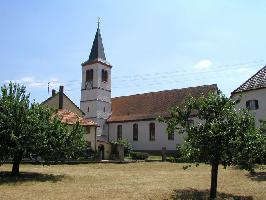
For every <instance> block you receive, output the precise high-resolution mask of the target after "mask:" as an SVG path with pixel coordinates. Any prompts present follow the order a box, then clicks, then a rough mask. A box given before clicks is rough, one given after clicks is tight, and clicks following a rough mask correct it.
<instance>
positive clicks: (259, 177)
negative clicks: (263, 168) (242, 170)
mask: <svg viewBox="0 0 266 200" xmlns="http://www.w3.org/2000/svg"><path fill="white" fill-rule="evenodd" d="M247 177H248V178H250V179H251V180H254V181H266V172H255V173H253V174H248V175H247Z"/></svg>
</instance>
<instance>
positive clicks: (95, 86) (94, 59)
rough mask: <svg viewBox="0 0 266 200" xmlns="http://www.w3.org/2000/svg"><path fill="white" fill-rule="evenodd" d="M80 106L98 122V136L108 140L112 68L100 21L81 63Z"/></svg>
mask: <svg viewBox="0 0 266 200" xmlns="http://www.w3.org/2000/svg"><path fill="white" fill-rule="evenodd" d="M81 66H82V83H81V99H80V108H81V110H82V111H83V112H84V113H85V118H86V119H90V120H92V121H94V122H96V123H97V124H98V125H99V127H98V129H97V136H99V137H101V139H103V140H107V131H108V130H107V129H108V128H107V125H106V119H107V118H108V117H109V116H110V115H111V112H112V111H111V68H112V66H111V65H110V64H109V63H108V62H107V61H106V58H105V54H104V48H103V43H102V37H101V33H100V28H99V23H98V28H97V31H96V34H95V38H94V41H93V44H92V48H91V52H90V56H89V59H88V60H87V61H85V62H84V63H82V64H81Z"/></svg>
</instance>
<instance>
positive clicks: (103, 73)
mask: <svg viewBox="0 0 266 200" xmlns="http://www.w3.org/2000/svg"><path fill="white" fill-rule="evenodd" d="M104 75H105V72H104V69H102V82H104Z"/></svg>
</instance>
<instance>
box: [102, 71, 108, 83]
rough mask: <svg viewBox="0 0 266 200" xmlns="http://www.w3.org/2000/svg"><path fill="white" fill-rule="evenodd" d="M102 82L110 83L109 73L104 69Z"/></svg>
mask: <svg viewBox="0 0 266 200" xmlns="http://www.w3.org/2000/svg"><path fill="white" fill-rule="evenodd" d="M102 82H108V72H107V70H104V69H102Z"/></svg>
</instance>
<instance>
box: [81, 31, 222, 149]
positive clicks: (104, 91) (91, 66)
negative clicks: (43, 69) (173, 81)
mask: <svg viewBox="0 0 266 200" xmlns="http://www.w3.org/2000/svg"><path fill="white" fill-rule="evenodd" d="M111 69H112V66H111V65H110V64H109V63H108V62H107V61H106V57H105V54H104V48H103V43H102V38H101V34H100V29H99V27H98V29H97V32H96V35H95V39H94V41H93V45H92V48H91V53H90V56H89V59H88V60H87V61H86V62H84V63H82V85H81V100H80V108H81V110H82V111H83V112H84V113H85V118H87V119H90V120H93V121H95V122H96V123H97V124H98V125H99V127H98V130H97V135H98V140H99V141H107V142H108V141H113V140H117V139H120V138H123V139H128V140H129V142H130V143H131V144H132V145H133V149H134V150H139V151H160V150H161V149H162V147H166V149H167V150H175V149H176V145H177V144H179V143H181V142H183V137H182V136H181V135H177V134H174V135H168V134H167V132H166V125H165V124H163V123H159V122H158V121H157V120H156V118H157V117H158V116H159V115H160V116H168V115H169V112H168V111H169V109H170V108H171V107H173V106H176V105H179V106H180V105H182V104H183V103H184V101H185V99H186V98H188V97H189V96H193V97H199V96H201V95H206V94H207V93H208V92H210V91H213V92H214V91H217V85H216V84H214V85H204V86H198V87H190V88H183V89H175V90H166V91H160V92H151V93H146V94H136V95H131V96H122V97H116V98H111Z"/></svg>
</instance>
